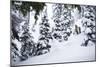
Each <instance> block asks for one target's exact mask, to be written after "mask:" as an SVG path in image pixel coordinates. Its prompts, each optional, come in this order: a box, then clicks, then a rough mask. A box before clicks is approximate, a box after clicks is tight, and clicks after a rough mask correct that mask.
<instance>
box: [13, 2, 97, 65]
mask: <svg viewBox="0 0 100 67" xmlns="http://www.w3.org/2000/svg"><path fill="white" fill-rule="evenodd" d="M19 4H20V3H19ZM46 6H47V7H44V9H43V11H45V8H46V10H47V11H46V12H47V14H46V15H47V19H48V20H49V21H48V23H50V28H51V29H50V30H51V31H52V28H55V22H53V20H54V19H55V17H56V16H55V13H54V12H53V9H55V6H56V5H54V4H49V3H46ZM53 6H54V7H53ZM83 7H85V6H84V5H83ZM62 8H63V7H62ZM91 8H92V7H91ZM85 9H86V8H85ZM43 13H44V15H45V12H43ZM71 13H72V14H71V16H73V18H74V21H73V23H72V26H71V29H72V33H71V35H70V36H69V37H68V40H67V41H63V42H58V40H56V39H53V40H52V41H50V42H49V44H50V45H51V48H50V52H48V53H46V54H43V55H39V56H33V57H29V58H28V59H26V60H25V61H18V59H16V58H15V60H16V62H14V61H13V60H11V62H12V65H32V64H46V63H63V62H78V61H79V62H80V61H95V43H93V42H91V41H89V43H88V44H86V45H87V46H86V47H84V45H82V43H84V40H85V39H87V38H88V37H87V35H86V34H87V33H91V30H90V29H89V28H84V26H82V23H81V22H82V21H83V23H84V22H85V21H87V22H88V23H89V22H91V21H90V20H88V19H86V18H84V17H82V18H81V17H80V14H79V12H78V8H73V12H71ZM84 13H85V12H84ZM53 14H54V16H55V17H54V16H53ZM12 15H15V16H18V18H19V17H20V16H19V13H14V12H13V10H12V11H11V17H12ZM34 16H35V11H31V12H30V19H29V33H31V34H30V35H31V36H32V37H34V38H33V39H32V40H33V41H34V42H35V43H37V42H38V38H39V36H41V34H40V33H39V32H40V31H39V29H40V25H39V24H40V23H41V21H42V20H41V18H42V17H41V16H42V14H40V15H39V16H38V17H39V19H38V20H37V24H36V25H35V26H34V27H33V25H34V22H35V21H34V20H35V19H33V18H34ZM94 17H95V15H94ZM61 18H63V16H61ZM12 19H13V18H12ZM15 19H16V18H15ZM25 20H26V19H25ZM66 21H67V20H66ZM64 22H65V21H64ZM24 23H26V22H21V23H18V26H20V27H19V28H17V30H18V31H19V29H20V30H21V31H19V32H20V33H19V35H20V36H23V34H22V33H23V32H24V31H23V29H22V28H21V27H22V26H24ZM61 23H62V22H61ZM92 23H93V24H94V25H95V21H94V22H92ZM75 25H77V26H78V27H80V28H81V33H80V34H76V32H75V29H76V28H74V26H75ZM33 29H34V30H35V32H33V31H32V30H33ZM83 31H85V32H83ZM58 32H59V31H58ZM68 32H70V30H69V31H68ZM53 33H55V32H53ZM60 33H62V32H60ZM62 35H63V34H62ZM94 37H95V35H94ZM12 42H13V43H14V44H16V46H17V48H18V50H20V49H21V47H22V44H21V42H19V41H18V40H16V39H14V40H13V39H12ZM81 45H82V46H81ZM37 48H38V47H37ZM11 51H12V50H11ZM20 51H21V50H20ZM18 53H19V55H20V52H19V51H18ZM11 55H13V54H11ZM12 59H13V58H12ZM44 59H45V60H44Z"/></svg>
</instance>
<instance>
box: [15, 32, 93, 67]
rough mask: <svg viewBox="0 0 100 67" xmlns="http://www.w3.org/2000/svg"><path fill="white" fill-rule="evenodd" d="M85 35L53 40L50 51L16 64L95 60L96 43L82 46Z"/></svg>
mask: <svg viewBox="0 0 100 67" xmlns="http://www.w3.org/2000/svg"><path fill="white" fill-rule="evenodd" d="M84 36H85V35H84V34H83V33H82V34H79V35H77V36H76V35H71V37H70V38H69V40H68V41H66V42H61V43H59V42H58V41H52V42H51V44H52V47H51V51H50V52H49V53H46V54H44V55H40V56H35V57H31V58H29V59H27V60H26V61H22V62H16V63H15V65H32V64H45V63H46V64H47V63H60V62H61V63H63V62H80V61H94V60H95V45H92V46H87V47H82V46H80V44H81V43H82V41H83V39H84Z"/></svg>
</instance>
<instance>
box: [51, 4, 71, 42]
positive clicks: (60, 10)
mask: <svg viewBox="0 0 100 67" xmlns="http://www.w3.org/2000/svg"><path fill="white" fill-rule="evenodd" d="M69 6H70V5H63V4H55V5H54V7H55V8H54V9H53V10H54V11H53V12H54V14H53V15H54V16H53V20H54V23H55V27H54V34H53V36H54V38H55V39H57V40H58V41H60V42H61V41H62V40H64V41H67V40H68V37H69V36H70V34H71V33H72V31H71V24H72V23H73V22H72V18H71V7H69Z"/></svg>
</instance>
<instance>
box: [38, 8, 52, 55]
mask: <svg viewBox="0 0 100 67" xmlns="http://www.w3.org/2000/svg"><path fill="white" fill-rule="evenodd" d="M47 17H48V15H47V8H46V7H45V9H44V11H43V12H42V19H41V20H42V22H41V23H40V37H39V41H38V43H37V55H41V54H44V53H47V52H49V51H50V48H51V46H50V44H49V40H50V39H52V37H51V33H50V24H49V23H48V19H47Z"/></svg>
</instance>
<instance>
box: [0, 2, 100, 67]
mask: <svg viewBox="0 0 100 67" xmlns="http://www.w3.org/2000/svg"><path fill="white" fill-rule="evenodd" d="M70 1H71V0H70ZM70 1H68V2H70ZM63 2H65V1H63ZM71 2H72V3H76V2H77V3H83V1H81V0H80V1H74V2H73V1H71ZM85 3H88V4H97V10H98V11H97V22H99V19H98V18H99V12H100V10H99V6H100V5H99V2H98V1H97V0H95V1H94V0H90V1H89V0H87V1H85ZM1 5H2V6H1ZM3 5H4V6H3ZM9 5H10V3H9V0H2V1H0V8H1V7H2V8H1V11H0V15H1V16H0V18H1V21H2V22H4V23H2V24H1V26H0V30H1V31H2V33H0V36H1V38H0V40H1V44H3V45H1V47H5V49H4V48H1V49H0V53H1V55H0V59H1V60H0V62H1V64H0V66H2V67H8V66H9V59H10V58H9V56H10V55H9V48H10V47H9V45H8V43H9V30H10V29H9V23H8V21H9V20H10V19H9V16H10V14H9ZM4 14H5V17H3V16H4ZM5 18H6V20H5ZM97 32H98V33H97V36H98V37H97V44H99V34H100V33H99V23H97ZM5 38H6V39H5ZM5 41H6V42H5ZM99 51H100V50H99V45H98V47H97V62H96V63H82V64H80V63H77V64H67V65H66V64H64V65H62V64H59V65H43V67H62V66H63V67H66V66H69V67H75V66H77V67H80V66H81V67H84V66H91V67H94V66H96V67H99V62H100V58H99V57H100V55H99ZM27 67H30V66H27ZM34 67H37V66H34ZM40 67H42V66H40Z"/></svg>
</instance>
